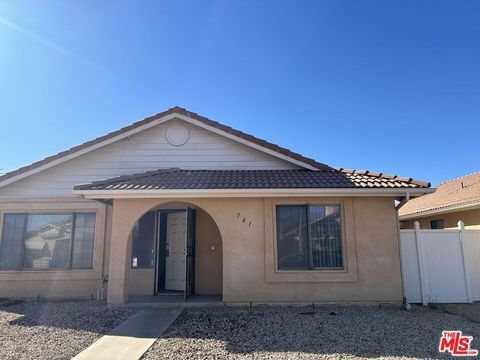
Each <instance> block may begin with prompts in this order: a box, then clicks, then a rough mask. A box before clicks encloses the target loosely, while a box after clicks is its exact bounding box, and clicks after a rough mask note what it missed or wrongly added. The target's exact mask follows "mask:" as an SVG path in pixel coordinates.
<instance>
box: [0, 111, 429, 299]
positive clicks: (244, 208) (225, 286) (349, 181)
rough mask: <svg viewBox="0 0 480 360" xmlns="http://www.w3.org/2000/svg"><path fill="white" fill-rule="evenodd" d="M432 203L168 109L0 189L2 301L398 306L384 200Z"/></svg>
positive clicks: (391, 220)
mask: <svg viewBox="0 0 480 360" xmlns="http://www.w3.org/2000/svg"><path fill="white" fill-rule="evenodd" d="M318 146H321V144H320V143H319V144H318ZM431 191H432V189H431V188H430V184H429V183H427V182H423V181H418V180H414V179H411V178H402V177H397V176H394V175H387V174H382V173H375V172H369V171H358V170H355V171H354V170H345V169H342V168H336V169H334V168H332V167H330V166H328V165H325V164H323V163H319V162H317V161H315V160H313V159H310V158H307V157H304V156H302V155H300V154H298V153H295V152H293V151H290V150H288V149H285V148H283V147H280V146H278V145H275V144H272V143H269V142H267V141H265V140H261V139H259V138H257V137H255V136H252V135H248V134H245V133H243V132H240V131H238V130H235V129H232V128H230V127H228V126H225V125H222V124H220V123H218V122H215V121H212V120H209V119H207V118H205V117H202V116H199V115H197V114H195V113H192V112H190V111H187V110H185V109H182V108H179V107H175V108H171V109H169V110H166V111H164V112H161V113H159V114H157V115H154V116H151V117H148V118H146V119H144V120H141V121H138V122H136V123H133V124H132V125H130V126H127V127H124V128H122V129H120V130H117V131H114V132H112V133H109V134H107V135H105V136H102V137H99V138H97V139H94V140H92V141H89V142H86V143H84V144H82V145H79V146H76V147H73V148H71V149H69V150H66V151H64V152H61V153H58V154H56V155H53V156H51V157H48V158H45V159H43V160H40V161H38V162H36V163H33V164H31V165H28V166H25V167H22V168H20V169H18V170H15V171H12V172H9V173H7V174H5V175H3V176H1V177H0V213H1V214H0V215H1V216H0V219H1V223H0V229H1V231H0V233H1V242H0V296H8V297H37V296H40V297H47V298H65V297H90V296H95V295H96V293H97V291H99V290H100V289H104V290H105V291H106V294H107V301H108V302H109V303H122V302H126V301H128V300H129V298H131V297H135V296H145V295H150V296H154V295H159V296H161V295H164V294H170V293H175V292H178V293H180V294H184V296H185V297H188V296H191V295H192V294H195V295H222V297H223V301H224V302H225V303H229V304H239V303H249V302H253V303H261V302H268V303H275V302H277V303H286V302H304V303H317V302H401V301H402V298H403V292H402V280H401V269H400V255H399V230H398V218H397V210H396V208H395V201H396V200H397V201H403V200H404V199H405V198H413V197H416V196H420V195H423V194H426V193H429V192H431Z"/></svg>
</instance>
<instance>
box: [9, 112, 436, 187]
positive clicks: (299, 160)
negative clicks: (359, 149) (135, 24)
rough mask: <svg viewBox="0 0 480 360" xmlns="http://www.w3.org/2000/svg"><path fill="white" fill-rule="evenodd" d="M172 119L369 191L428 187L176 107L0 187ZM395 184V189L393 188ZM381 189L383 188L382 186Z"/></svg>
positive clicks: (22, 171)
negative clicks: (334, 163)
mask: <svg viewBox="0 0 480 360" xmlns="http://www.w3.org/2000/svg"><path fill="white" fill-rule="evenodd" d="M175 116H180V117H181V118H182V119H184V120H189V119H191V120H192V121H197V122H198V124H203V125H204V126H206V127H208V128H211V129H215V130H218V131H219V132H220V133H222V134H224V135H225V136H227V135H228V136H230V137H233V138H234V139H236V140H237V141H242V142H244V143H246V144H249V145H251V146H256V147H257V148H259V149H260V150H262V149H263V150H264V151H269V152H270V153H273V154H277V155H278V156H279V157H280V156H281V157H282V158H284V159H286V160H287V161H289V160H290V161H292V162H294V163H296V164H297V165H300V166H301V167H304V168H306V169H310V170H322V171H326V172H329V171H330V172H337V173H343V174H345V175H346V177H347V178H351V179H355V181H357V182H358V183H359V184H360V183H364V184H366V185H365V186H362V187H367V188H368V187H370V188H376V187H377V188H378V187H399V186H397V185H398V184H399V183H408V184H411V185H414V186H410V187H419V188H426V187H430V183H428V182H425V181H420V180H415V179H412V178H401V177H398V176H396V175H389V174H383V173H380V172H369V171H365V170H347V169H343V168H337V169H333V168H331V167H330V166H328V165H326V164H323V163H319V162H317V161H315V160H314V159H311V158H308V157H305V156H303V155H301V154H298V153H295V152H293V151H291V150H289V149H286V148H283V147H281V146H279V145H276V144H273V143H270V142H268V141H265V140H262V139H259V138H257V137H255V136H253V135H250V134H246V133H244V132H241V131H239V130H235V129H233V128H231V127H229V126H226V125H223V124H221V123H219V122H216V121H213V120H210V119H208V118H206V117H203V116H200V115H198V114H196V113H194V112H191V111H188V110H185V109H183V108H180V107H178V106H177V107H173V108H170V109H168V110H166V111H163V112H161V113H158V114H156V115H153V116H150V117H148V118H145V119H143V120H141V121H137V122H135V123H133V124H131V125H129V126H126V127H124V128H121V129H120V130H117V131H114V132H111V133H109V134H106V135H104V136H101V137H98V138H96V139H94V140H91V141H88V142H85V143H83V144H81V145H78V146H75V147H73V148H71V149H68V150H66V151H62V152H60V153H58V154H56V155H53V156H50V157H47V158H45V159H43V160H40V161H37V162H35V163H33V164H30V165H27V166H24V167H21V168H19V169H17V170H14V171H11V172H8V173H6V174H4V175H2V176H0V186H4V185H6V184H8V183H11V182H14V181H17V180H19V179H21V178H24V177H26V176H29V175H32V174H34V173H36V172H39V171H42V170H43V169H45V168H47V167H49V166H50V167H51V166H55V165H57V164H59V163H61V162H64V161H67V160H69V159H71V158H74V157H76V156H79V155H81V154H83V153H85V152H88V151H92V150H95V149H97V148H99V147H101V146H104V145H106V144H108V143H109V142H111V141H117V140H120V139H122V138H125V137H128V136H130V134H132V133H133V132H134V131H143V129H146V128H148V126H154V125H156V124H157V123H159V121H160V120H162V119H165V120H166V121H168V120H169V119H173V118H174V117H175ZM369 184H383V185H382V186H376V185H375V186H370V185H369ZM393 184H397V185H393ZM384 185H385V186H384ZM400 187H409V186H403V185H402V186H400Z"/></svg>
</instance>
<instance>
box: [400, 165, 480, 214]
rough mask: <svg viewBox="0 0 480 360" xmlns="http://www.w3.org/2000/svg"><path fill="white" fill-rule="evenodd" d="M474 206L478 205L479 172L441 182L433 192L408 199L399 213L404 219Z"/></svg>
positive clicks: (479, 197) (479, 195)
mask: <svg viewBox="0 0 480 360" xmlns="http://www.w3.org/2000/svg"><path fill="white" fill-rule="evenodd" d="M474 206H480V173H474V174H471V175H466V176H463V177H461V178H458V179H454V180H451V181H447V182H444V183H441V184H440V185H438V186H437V190H436V191H435V192H434V193H431V194H428V195H424V196H421V197H418V198H415V199H411V200H410V201H408V202H407V203H406V204H405V205H404V206H402V207H401V208H400V210H399V215H400V217H401V218H403V219H405V218H413V217H419V216H426V215H430V214H435V213H439V212H449V211H454V210H455V209H459V208H466V207H474Z"/></svg>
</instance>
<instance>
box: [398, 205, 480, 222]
mask: <svg viewBox="0 0 480 360" xmlns="http://www.w3.org/2000/svg"><path fill="white" fill-rule="evenodd" d="M477 207H480V201H475V202H471V203H469V204H463V205H452V206H448V207H444V208H441V209H432V210H427V211H421V212H417V213H414V214H408V215H401V216H400V217H399V218H400V220H402V221H403V220H410V219H418V218H422V217H426V216H430V215H438V214H447V213H452V212H456V211H459V210H469V209H474V208H477Z"/></svg>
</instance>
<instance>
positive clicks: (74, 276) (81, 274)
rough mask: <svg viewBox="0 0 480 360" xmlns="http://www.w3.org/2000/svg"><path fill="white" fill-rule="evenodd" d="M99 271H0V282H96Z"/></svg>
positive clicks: (99, 276) (99, 277)
mask: <svg viewBox="0 0 480 360" xmlns="http://www.w3.org/2000/svg"><path fill="white" fill-rule="evenodd" d="M101 277H102V275H101V273H100V271H98V270H94V269H75V270H70V269H51V270H48V269H42V270H30V269H22V270H0V281H9V280H15V281H17V280H25V281H36V280H51V281H52V280H53V281H54V280H69V281H70V280H97V279H101Z"/></svg>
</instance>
